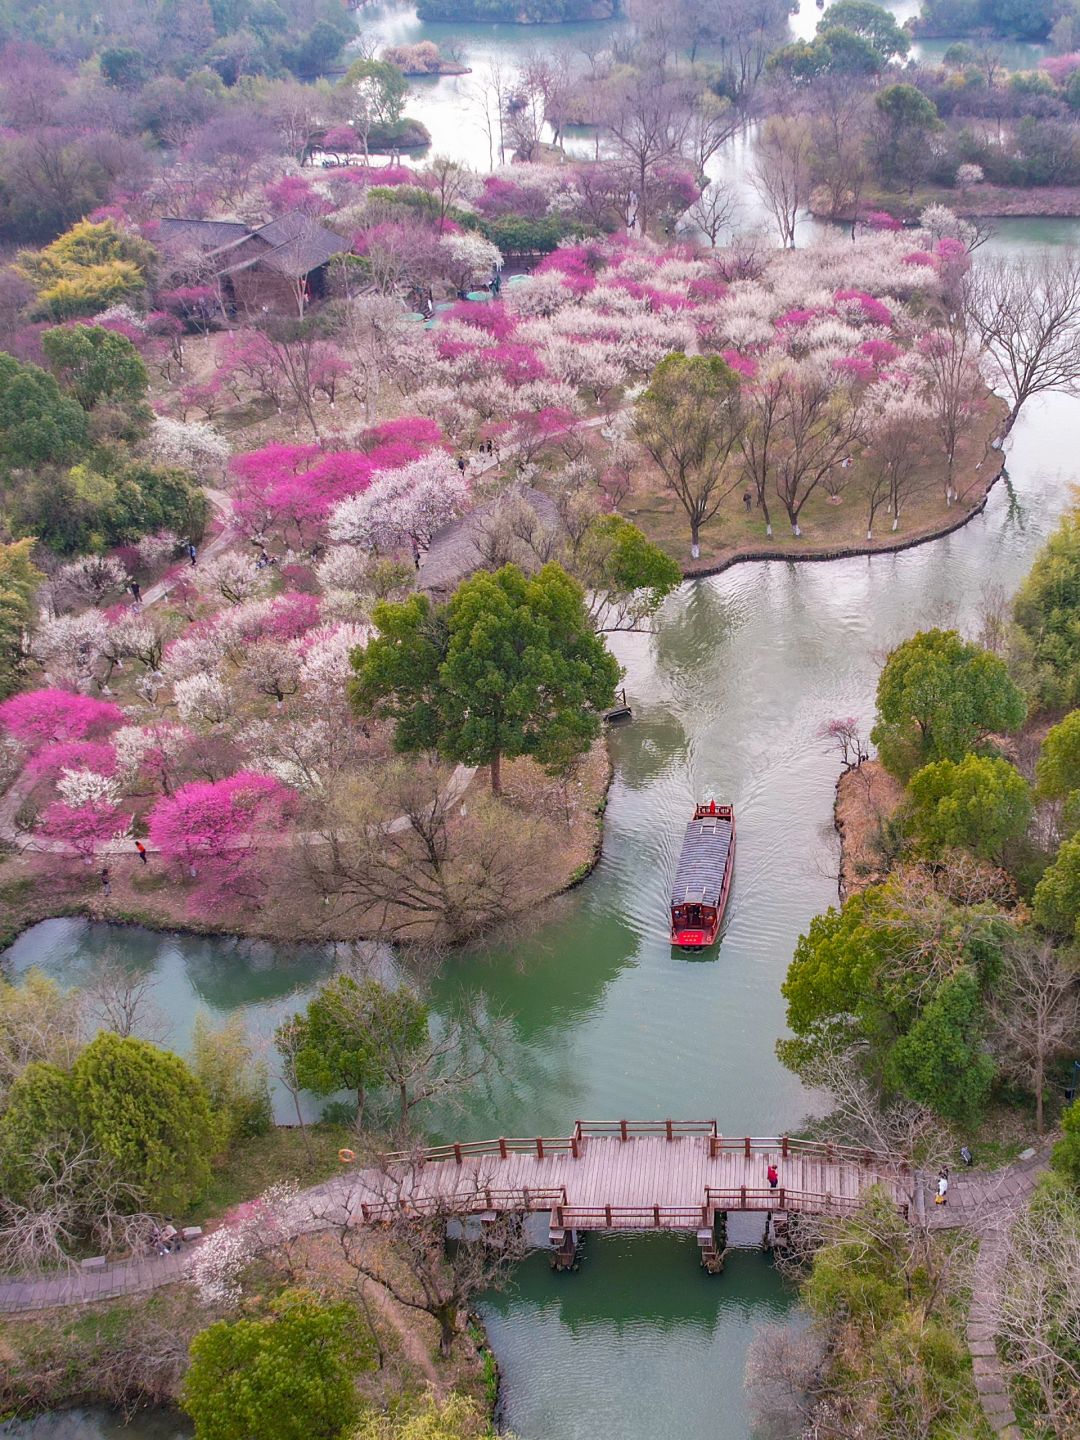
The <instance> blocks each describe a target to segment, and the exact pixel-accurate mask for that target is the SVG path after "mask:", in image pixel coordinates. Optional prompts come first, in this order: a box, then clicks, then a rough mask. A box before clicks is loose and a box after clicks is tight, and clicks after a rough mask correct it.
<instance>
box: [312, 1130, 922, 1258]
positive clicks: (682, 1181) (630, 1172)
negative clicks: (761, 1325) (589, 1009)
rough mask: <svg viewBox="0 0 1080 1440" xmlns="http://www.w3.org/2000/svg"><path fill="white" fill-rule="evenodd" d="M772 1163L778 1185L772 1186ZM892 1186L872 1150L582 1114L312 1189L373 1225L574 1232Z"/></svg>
mask: <svg viewBox="0 0 1080 1440" xmlns="http://www.w3.org/2000/svg"><path fill="white" fill-rule="evenodd" d="M770 1165H775V1166H776V1169H777V1173H778V1184H777V1186H776V1188H775V1189H773V1188H771V1187H770V1186H769V1182H768V1167H769V1166H770ZM875 1184H881V1185H884V1187H885V1188H886V1190H887V1191H888V1192H889V1194H891V1195H892V1197H893V1198H894V1200H895V1201H896V1204H897V1205H898V1206H899V1207H901V1208H905V1209H906V1207H908V1206H909V1205H910V1204H911V1203H912V1202H913V1199H914V1189H915V1184H914V1177H913V1176H912V1175H911V1173H910V1172H909V1171H907V1170H905V1169H904V1168H903V1167H902V1166H900V1165H898V1164H896V1163H895V1162H893V1161H892V1160H891V1159H890V1157H888V1156H883V1155H878V1154H875V1153H874V1152H872V1151H869V1150H856V1149H852V1148H850V1147H845V1146H839V1145H825V1144H817V1143H815V1142H811V1141H806V1140H794V1139H789V1138H787V1137H786V1136H770V1137H768V1138H764V1139H763V1138H759V1137H753V1136H737V1137H732V1136H727V1135H721V1134H720V1132H719V1130H718V1128H717V1125H716V1122H715V1121H712V1120H706V1121H664V1120H660V1121H618V1120H617V1121H604V1122H599V1123H596V1122H592V1123H590V1122H586V1121H579V1122H578V1123H577V1125H576V1126H575V1128H574V1133H573V1134H572V1135H569V1136H563V1137H559V1138H557V1139H551V1138H542V1137H540V1138H530V1139H520V1138H518V1139H499V1140H482V1141H472V1142H469V1143H464V1144H459V1145H444V1146H439V1147H436V1148H434V1149H429V1150H425V1151H420V1152H417V1153H416V1154H414V1155H404V1154H403V1155H397V1156H389V1157H386V1158H385V1160H384V1165H383V1167H382V1168H379V1169H365V1170H359V1171H357V1172H355V1173H354V1174H351V1175H343V1176H342V1177H341V1178H340V1179H337V1180H334V1181H332V1182H330V1183H329V1184H328V1185H326V1186H323V1187H321V1190H320V1191H318V1192H309V1195H310V1198H311V1201H312V1203H313V1204H314V1205H315V1206H316V1207H317V1210H318V1213H319V1215H320V1218H322V1219H324V1220H325V1222H326V1223H328V1224H332V1223H335V1221H336V1222H340V1221H341V1220H342V1218H343V1216H347V1217H348V1218H349V1219H351V1220H352V1222H353V1223H357V1224H360V1223H365V1222H368V1221H372V1222H377V1221H378V1220H380V1219H385V1218H386V1217H387V1216H388V1215H389V1214H390V1213H392V1212H393V1211H395V1210H399V1209H405V1210H412V1211H416V1212H420V1213H423V1212H425V1211H426V1212H428V1213H455V1214H484V1213H488V1214H504V1213H507V1212H520V1213H524V1212H529V1211H537V1210H545V1211H550V1212H551V1220H552V1225H553V1226H556V1227H560V1228H566V1229H573V1230H694V1231H696V1230H699V1229H702V1228H703V1227H705V1226H709V1225H711V1224H712V1222H713V1219H714V1217H715V1215H716V1214H717V1213H718V1212H721V1211H728V1210H759V1211H784V1212H788V1213H792V1212H796V1211H802V1212H809V1213H813V1214H819V1215H820V1214H834V1215H842V1214H845V1213H848V1212H850V1211H853V1210H855V1209H856V1208H857V1206H858V1205H859V1202H860V1200H861V1198H862V1196H863V1194H864V1192H865V1191H866V1190H867V1189H868V1188H869V1187H870V1186H871V1185H875Z"/></svg>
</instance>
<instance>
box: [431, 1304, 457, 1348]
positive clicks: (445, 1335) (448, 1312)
mask: <svg viewBox="0 0 1080 1440" xmlns="http://www.w3.org/2000/svg"><path fill="white" fill-rule="evenodd" d="M433 1313H434V1317H435V1319H436V1321H437V1322H438V1326H439V1354H440V1355H441V1356H442V1358H443V1359H444V1360H448V1359H449V1358H450V1352H451V1350H452V1349H453V1348H454V1336H455V1334H456V1332H457V1306H456V1305H440V1306H438V1307H437V1309H436V1310H435V1311H434V1312H433Z"/></svg>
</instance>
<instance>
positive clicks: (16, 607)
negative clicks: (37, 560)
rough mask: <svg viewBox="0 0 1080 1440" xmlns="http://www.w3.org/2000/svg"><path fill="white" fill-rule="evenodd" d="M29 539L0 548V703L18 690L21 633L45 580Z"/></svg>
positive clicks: (25, 627)
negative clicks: (35, 564)
mask: <svg viewBox="0 0 1080 1440" xmlns="http://www.w3.org/2000/svg"><path fill="white" fill-rule="evenodd" d="M33 547H34V541H33V540H32V539H27V540H16V541H15V543H14V544H12V545H0V700H2V699H3V698H4V696H5V695H10V694H11V692H12V691H13V690H16V689H18V685H19V680H20V676H21V671H22V663H23V644H22V637H23V633H24V632H25V631H26V630H27V629H28V628H29V626H30V621H31V619H32V618H33V600H34V592H35V591H36V589H37V587H38V586H39V585H40V584H41V582H42V580H43V579H44V578H45V577H44V576H43V575H42V573H41V571H40V570H38V569H36V568H35V566H34V565H33V563H32V562H31V559H30V552H31V550H32V549H33Z"/></svg>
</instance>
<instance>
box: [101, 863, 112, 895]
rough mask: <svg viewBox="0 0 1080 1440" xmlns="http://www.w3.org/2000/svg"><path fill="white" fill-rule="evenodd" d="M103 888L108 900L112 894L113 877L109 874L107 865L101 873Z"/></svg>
mask: <svg viewBox="0 0 1080 1440" xmlns="http://www.w3.org/2000/svg"><path fill="white" fill-rule="evenodd" d="M101 888H102V890H103V891H104V892H105V896H106V898H108V896H110V895H111V894H112V876H111V875H110V874H109V867H108V866H107V865H106V866H105V867H104V868H103V870H102V872H101Z"/></svg>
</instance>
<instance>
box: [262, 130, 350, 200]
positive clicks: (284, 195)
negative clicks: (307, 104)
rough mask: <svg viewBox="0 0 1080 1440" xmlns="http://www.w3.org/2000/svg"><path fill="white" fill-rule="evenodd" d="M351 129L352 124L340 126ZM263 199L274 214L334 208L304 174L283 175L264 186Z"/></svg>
mask: <svg viewBox="0 0 1080 1440" xmlns="http://www.w3.org/2000/svg"><path fill="white" fill-rule="evenodd" d="M337 128H338V129H342V130H350V131H351V128H352V127H351V126H347V125H346V126H338V127H337ZM263 199H264V200H265V201H266V203H267V205H269V207H270V210H271V213H272V214H274V215H284V214H285V213H286V212H287V211H291V210H298V211H300V213H301V214H302V215H326V214H327V213H328V212H329V211H330V209H331V208H332V207H331V205H330V202H329V200H327V199H326V198H325V196H323V195H320V194H319V193H318V191H316V190H315V189H314V188H313V186H312V185H311V182H310V181H308V180H306V179H305V178H304V176H303V175H283V176H282V177H281V179H280V180H273V181H271V183H270V184H269V185H264V186H263Z"/></svg>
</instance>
